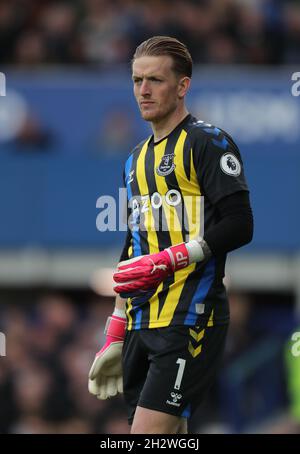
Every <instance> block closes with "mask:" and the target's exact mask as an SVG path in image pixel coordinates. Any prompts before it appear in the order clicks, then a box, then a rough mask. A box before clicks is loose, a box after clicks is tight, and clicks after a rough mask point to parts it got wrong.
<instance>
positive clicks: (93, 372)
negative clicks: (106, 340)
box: [89, 356, 98, 380]
mask: <svg viewBox="0 0 300 454" xmlns="http://www.w3.org/2000/svg"><path fill="white" fill-rule="evenodd" d="M97 363H98V357H97V356H96V357H95V358H94V361H93V364H92V366H91V368H90V371H89V379H90V380H94V379H95V378H96V376H97V372H98V370H97V369H98V367H97Z"/></svg>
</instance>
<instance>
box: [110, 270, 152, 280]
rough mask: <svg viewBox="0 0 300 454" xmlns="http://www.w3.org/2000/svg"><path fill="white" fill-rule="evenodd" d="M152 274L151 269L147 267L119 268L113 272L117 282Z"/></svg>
mask: <svg viewBox="0 0 300 454" xmlns="http://www.w3.org/2000/svg"><path fill="white" fill-rule="evenodd" d="M148 274H150V270H149V269H148V268H145V267H137V268H134V269H132V268H131V269H127V270H118V271H116V272H115V273H114V274H113V279H114V281H115V282H127V281H132V280H135V279H139V278H141V277H144V276H145V275H148Z"/></svg>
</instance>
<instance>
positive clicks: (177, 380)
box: [174, 358, 186, 389]
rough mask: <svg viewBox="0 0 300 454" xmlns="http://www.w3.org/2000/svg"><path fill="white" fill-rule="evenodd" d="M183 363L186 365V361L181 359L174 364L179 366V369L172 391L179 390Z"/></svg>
mask: <svg viewBox="0 0 300 454" xmlns="http://www.w3.org/2000/svg"><path fill="white" fill-rule="evenodd" d="M185 363H186V360H185V359H182V358H178V359H177V361H176V364H179V368H178V372H177V377H176V381H175V385H174V389H180V386H181V382H182V377H183V372H184V368H185Z"/></svg>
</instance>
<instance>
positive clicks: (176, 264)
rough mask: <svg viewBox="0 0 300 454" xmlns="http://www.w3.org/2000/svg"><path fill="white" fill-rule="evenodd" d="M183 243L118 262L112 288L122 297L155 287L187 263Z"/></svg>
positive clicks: (186, 253)
mask: <svg viewBox="0 0 300 454" xmlns="http://www.w3.org/2000/svg"><path fill="white" fill-rule="evenodd" d="M189 263H190V262H189V252H188V249H187V247H186V244H185V243H181V244H178V245H176V246H172V247H170V248H167V249H165V250H164V251H161V252H158V253H157V254H150V255H143V256H139V257H135V258H133V259H130V260H125V261H123V262H120V263H119V265H118V269H117V271H116V272H115V273H114V276H113V278H114V281H115V282H116V283H117V285H116V286H114V290H115V292H117V293H120V294H121V296H123V297H128V296H131V295H132V296H137V295H141V294H142V293H143V292H148V291H149V290H152V289H156V288H157V287H158V286H159V284H160V283H161V282H162V281H163V280H164V279H165V278H166V277H167V276H169V275H170V274H172V273H174V271H177V270H179V269H181V268H185V267H186V266H188V265H189Z"/></svg>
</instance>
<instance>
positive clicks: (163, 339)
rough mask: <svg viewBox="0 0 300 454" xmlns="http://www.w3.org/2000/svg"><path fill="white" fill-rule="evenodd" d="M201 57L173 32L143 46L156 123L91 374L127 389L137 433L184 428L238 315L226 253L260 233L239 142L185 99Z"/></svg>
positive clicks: (92, 380) (132, 196)
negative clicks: (232, 310)
mask: <svg viewBox="0 0 300 454" xmlns="http://www.w3.org/2000/svg"><path fill="white" fill-rule="evenodd" d="M191 76H192V59H191V56H190V54H189V51H188V49H187V48H186V46H185V45H184V44H182V43H181V42H179V41H178V40H177V39H175V38H170V37H165V36H156V37H152V38H150V39H148V40H147V41H145V42H143V43H142V44H141V45H140V46H138V47H137V49H136V51H135V54H134V57H133V62H132V80H133V87H134V95H135V98H136V101H137V104H138V107H139V109H140V112H141V115H142V118H143V119H144V120H145V121H148V122H150V124H151V127H152V131H153V134H152V135H151V136H150V137H149V138H147V139H146V140H144V141H143V142H141V143H140V144H139V145H137V146H136V147H135V148H134V150H133V151H132V153H131V154H130V155H129V157H128V159H127V161H126V163H125V170H124V184H125V185H126V188H127V195H128V227H129V229H128V234H127V238H126V243H125V246H124V249H123V252H122V255H121V261H120V263H119V265H118V267H117V270H116V272H115V274H114V281H115V287H114V288H115V291H116V293H117V294H118V296H117V298H116V306H115V310H114V312H113V314H112V316H111V317H109V319H108V321H107V325H106V329H105V332H106V342H105V345H104V346H103V347H102V348H101V349H100V351H99V352H98V353H97V354H96V357H95V360H94V362H93V365H92V367H91V370H90V373H89V391H90V392H91V393H92V394H94V395H96V396H97V397H98V398H99V399H106V398H108V397H111V396H114V395H116V394H117V393H118V392H122V391H123V388H124V398H125V402H126V405H127V408H128V420H129V423H130V424H131V433H133V434H136V433H144V434H150V433H156V434H167V433H186V432H187V421H188V419H189V417H190V416H191V415H192V414H193V412H194V411H195V409H196V408H197V406H198V405H199V404H200V403H201V401H202V400H203V399H204V398H205V395H206V394H207V391H208V390H209V387H210V385H211V384H212V382H213V380H214V378H215V376H216V374H217V371H218V368H219V364H220V360H221V357H222V353H223V350H224V345H225V339H226V333H227V328H228V323H229V308H228V300H227V296H226V291H225V288H224V285H223V277H224V268H225V261H226V254H227V252H229V251H232V250H234V249H237V248H239V247H241V246H243V245H244V244H247V243H248V242H249V241H251V239H252V234H253V219H252V211H251V207H250V202H249V191H248V187H247V184H246V181H245V175H244V168H243V163H242V160H241V156H240V152H239V149H238V147H237V145H236V144H235V142H234V141H233V139H232V138H231V137H230V135H229V134H227V133H226V132H225V131H223V130H221V129H219V128H217V127H215V126H213V125H211V124H207V123H204V122H203V121H199V120H197V119H196V118H194V117H193V116H192V115H191V114H189V112H188V111H187V108H186V106H185V96H186V94H187V92H188V90H189V87H190V82H191Z"/></svg>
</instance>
